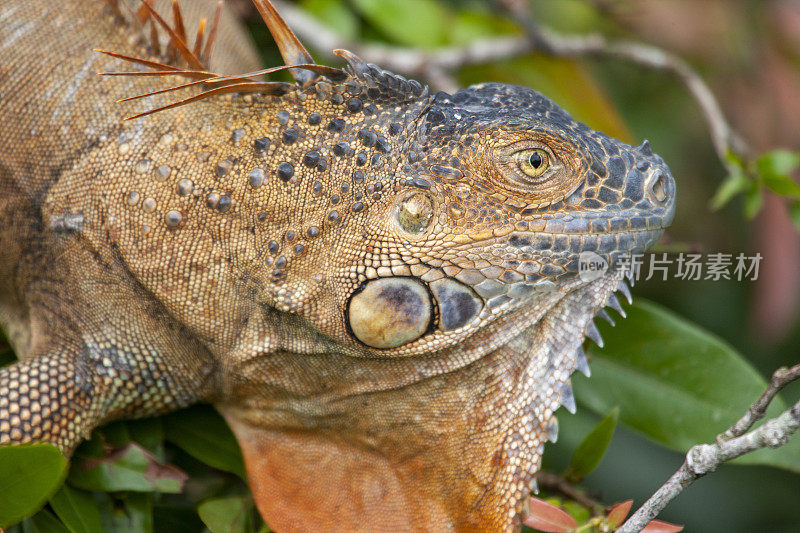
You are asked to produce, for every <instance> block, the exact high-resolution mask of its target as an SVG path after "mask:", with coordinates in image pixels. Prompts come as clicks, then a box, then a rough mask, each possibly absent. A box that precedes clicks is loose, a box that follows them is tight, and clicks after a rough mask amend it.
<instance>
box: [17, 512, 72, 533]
mask: <svg viewBox="0 0 800 533" xmlns="http://www.w3.org/2000/svg"><path fill="white" fill-rule="evenodd" d="M27 522H28V524H29V525H30V530H31V531H33V533H69V529H67V526H65V525H64V524H62V523H61V520H59V519H58V518H56V515H54V514H53V513H51V512H50V511H48V510H47V509H42V510H41V511H39V512H38V513H36V514H35V515H33V516H32V517H30V518H29V519H28V520H27Z"/></svg>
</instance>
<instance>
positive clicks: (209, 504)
mask: <svg viewBox="0 0 800 533" xmlns="http://www.w3.org/2000/svg"><path fill="white" fill-rule="evenodd" d="M251 509H252V504H251V503H250V501H249V500H248V499H247V498H245V497H243V496H234V497H230V498H217V499H214V500H207V501H205V502H203V503H201V504H200V505H199V506H198V507H197V513H198V514H199V515H200V519H201V520H202V521H203V523H204V524H205V525H206V526H207V527H208V529H209V530H211V533H244V532H245V531H247V524H248V517H249V515H250V511H251Z"/></svg>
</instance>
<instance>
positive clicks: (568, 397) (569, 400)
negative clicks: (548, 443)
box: [548, 380, 578, 430]
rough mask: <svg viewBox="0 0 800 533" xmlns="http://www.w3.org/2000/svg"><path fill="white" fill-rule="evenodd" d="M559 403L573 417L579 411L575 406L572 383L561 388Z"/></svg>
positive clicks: (567, 383)
mask: <svg viewBox="0 0 800 533" xmlns="http://www.w3.org/2000/svg"><path fill="white" fill-rule="evenodd" d="M559 402H561V405H563V406H564V407H565V408H566V409H567V411H569V412H570V413H572V414H573V415H574V414H575V412H576V411H577V410H578V407H577V406H576V405H575V395H574V394H573V393H572V383H570V382H569V380H568V381H567V382H566V383H564V386H563V387H561V397H560V399H559ZM548 430H549V428H548Z"/></svg>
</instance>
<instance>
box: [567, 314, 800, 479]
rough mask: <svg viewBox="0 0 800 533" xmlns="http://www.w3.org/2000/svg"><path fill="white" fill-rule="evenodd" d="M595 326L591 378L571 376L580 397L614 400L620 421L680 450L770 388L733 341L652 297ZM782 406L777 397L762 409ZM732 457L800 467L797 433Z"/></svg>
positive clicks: (607, 405)
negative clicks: (598, 344)
mask: <svg viewBox="0 0 800 533" xmlns="http://www.w3.org/2000/svg"><path fill="white" fill-rule="evenodd" d="M598 326H599V327H600V328H601V332H602V334H603V337H604V340H605V346H606V347H605V348H604V349H602V350H601V349H598V348H592V349H591V353H592V378H591V379H590V380H582V379H580V378H578V379H575V380H574V382H575V383H574V384H575V393H576V397H577V399H578V401H579V402H580V403H581V405H582V406H583V407H585V408H588V409H590V410H592V411H594V412H596V413H598V414H603V413H606V412H608V410H610V409H611V408H612V407H614V406H616V405H619V406H620V409H621V410H620V420H621V421H622V422H623V423H624V424H626V425H628V426H630V427H632V428H633V429H634V430H636V431H638V432H640V433H643V434H644V435H646V436H648V437H650V438H651V439H653V440H655V441H657V442H659V443H661V444H663V445H665V446H668V447H670V448H673V449H675V450H678V451H680V452H685V451H686V450H688V449H689V448H690V447H691V446H693V445H695V444H698V443H703V442H713V441H714V439H715V437H716V435H717V434H719V433H721V432H722V431H724V430H725V429H727V428H728V427H730V426H731V425H732V424H733V423H735V422H736V421H737V420H738V419H739V418H740V417H741V416H742V415H743V414H744V413H745V412H746V411H747V409H748V408H749V406H750V404H751V403H752V402H754V401H755V400H756V399H758V397H759V396H760V395H761V394H762V393H763V392H764V390H765V389H766V387H767V382H766V380H765V379H764V378H763V377H761V375H760V374H759V373H758V372H757V371H756V370H755V369H754V368H753V367H752V366H751V365H750V364H749V363H748V362H747V361H746V360H745V359H744V358H743V357H742V356H741V355H740V354H738V353H737V352H736V351H735V350H734V349H733V348H732V347H731V346H729V345H728V344H726V343H725V342H723V341H722V340H720V339H719V338H717V337H716V336H714V335H712V334H710V333H708V332H706V331H704V330H702V329H701V328H699V327H698V326H696V325H694V324H692V323H690V322H688V321H686V320H684V319H682V318H680V317H679V316H677V315H675V314H674V313H672V312H670V311H668V310H667V309H664V308H663V307H660V306H658V305H656V304H654V303H651V302H647V301H642V300H639V301H638V303H637V304H636V305H633V306H632V307H630V309H629V310H628V318H627V319H625V320H623V321H622V322H621V323H620V324H619V325H618V326H617V327H616V328H613V329H612V328H610V327H607V326H606V325H605V324H598ZM786 408H787V406H786V403H785V402H784V401H783V400H782V399H781V398H776V399H775V401H774V402H773V404H772V406H771V407H770V409H769V410H768V411H767V416H768V417H774V416H776V415H778V414H780V413H781V412H782V411H783V410H785V409H786ZM737 461H738V462H739V463H749V464H763V465H772V466H777V467H781V468H785V469H788V470H792V471H795V472H800V439H791V440H790V441H789V442H788V444H786V445H785V446H783V447H781V448H778V449H775V450H772V449H765V450H759V451H757V452H754V453H752V454H748V455H745V456H743V457H741V458H740V459H738V460H737Z"/></svg>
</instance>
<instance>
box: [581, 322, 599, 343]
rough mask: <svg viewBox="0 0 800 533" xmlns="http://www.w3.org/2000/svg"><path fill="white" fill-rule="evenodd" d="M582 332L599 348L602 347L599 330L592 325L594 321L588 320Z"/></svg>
mask: <svg viewBox="0 0 800 533" xmlns="http://www.w3.org/2000/svg"><path fill="white" fill-rule="evenodd" d="M584 333H585V334H586V336H587V337H588V338H590V339H591V340H592V341H593V342H594V343H595V344H596V345H598V346H599V347H600V348H602V347H603V337H601V336H600V332H599V331H597V326H595V325H594V322H592V321H589V323H588V324H586V331H585V332H584Z"/></svg>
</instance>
